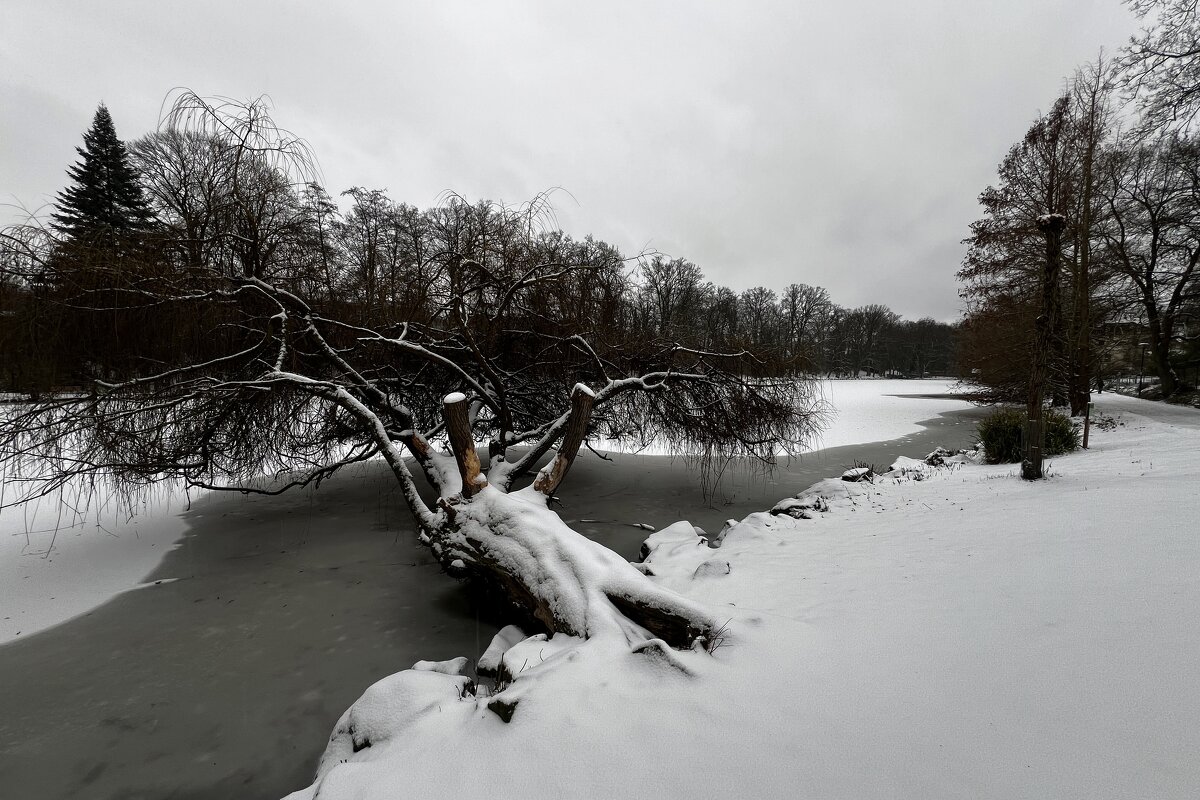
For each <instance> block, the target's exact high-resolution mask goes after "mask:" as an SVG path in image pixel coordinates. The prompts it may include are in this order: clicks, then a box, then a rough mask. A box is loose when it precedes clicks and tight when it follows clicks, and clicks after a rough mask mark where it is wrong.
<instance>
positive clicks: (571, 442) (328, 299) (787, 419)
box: [0, 93, 820, 647]
mask: <svg viewBox="0 0 1200 800" xmlns="http://www.w3.org/2000/svg"><path fill="white" fill-rule="evenodd" d="M166 124H167V126H168V128H169V130H171V131H173V132H175V133H176V134H178V135H180V136H185V137H188V138H189V140H195V139H196V138H201V139H204V140H207V141H210V142H212V143H213V146H211V147H206V148H202V150H203V152H204V153H205V154H206V158H209V159H212V158H213V154H219V160H220V165H219V176H220V182H221V185H220V186H219V187H218V190H213V189H212V187H211V186H210V187H209V188H210V191H208V192H207V193H206V194H205V195H204V196H203V197H206V198H211V199H210V200H208V201H207V202H211V203H212V204H214V206H215V207H213V208H204V209H200V211H202V212H203V213H204V215H205V217H204V218H205V219H206V220H212V224H211V225H209V226H208V227H207V228H206V230H207V231H208V233H207V234H206V236H207V237H208V238H207V239H206V241H205V247H204V248H197V247H192V248H190V249H189V248H180V247H178V246H176V245H178V243H172V246H167V247H164V248H163V252H164V253H178V252H181V251H185V250H186V251H187V252H189V253H191V254H192V257H189V258H187V259H185V260H183V261H181V262H179V263H178V264H176V267H175V268H170V267H169V265H168V266H167V267H163V268H159V269H155V270H140V271H132V272H130V271H127V272H117V273H114V274H113V275H111V276H109V279H108V280H107V281H106V283H105V290H104V292H103V293H92V292H90V291H89V290H87V289H86V285H87V284H79V285H81V286H83V287H85V288H81V289H79V290H78V291H75V292H74V293H72V294H71V296H70V297H61V296H60V297H58V301H59V303H60V305H61V306H62V307H63V308H69V309H71V310H72V312H73V313H78V314H81V315H86V314H93V313H111V312H113V311H119V310H120V309H121V308H123V307H130V308H137V309H138V310H139V313H143V314H149V315H151V316H155V315H157V316H158V317H166V318H169V319H171V320H174V321H175V324H177V325H178V324H184V325H185V326H186V327H188V328H189V330H190V331H191V335H189V336H186V337H184V338H183V339H182V340H186V341H187V342H188V343H189V344H188V346H187V347H179V348H177V349H174V350H171V349H170V348H168V349H167V352H168V354H169V355H168V356H167V357H163V355H162V353H163V350H164V348H163V347H162V346H161V344H162V343H161V342H156V343H153V344H154V350H155V353H156V354H157V355H158V357H157V358H156V359H155V361H154V362H153V368H150V367H149V366H148V365H147V364H142V365H141V366H140V367H139V368H138V369H134V370H129V369H126V370H125V371H124V372H122V373H121V374H120V379H116V378H114V377H113V376H114V375H115V374H116V373H115V372H114V371H112V370H106V371H105V370H101V371H99V372H98V373H97V376H96V377H93V378H92V380H91V381H90V382H89V384H88V385H86V386H83V387H81V388H82V390H81V391H79V392H76V393H73V394H70V395H59V396H55V397H51V398H49V399H46V400H43V401H42V402H38V403H35V404H31V405H25V406H21V407H19V408H17V407H14V409H13V410H12V411H11V412H10V413H9V414H8V415H7V417H6V418H5V419H4V421H3V423H2V427H0V448H2V450H0V459H3V461H4V463H5V466H6V468H7V471H8V473H9V474H10V475H13V476H18V477H21V478H24V479H27V480H28V483H26V484H24V485H28V486H29V487H31V488H30V491H29V492H28V493H27V495H28V494H39V493H45V492H49V491H52V490H53V489H54V488H55V487H59V486H62V485H64V484H66V483H68V482H70V481H73V480H77V479H79V478H80V477H81V476H82V477H96V476H101V477H103V478H105V479H107V480H110V481H112V482H113V483H114V484H115V486H117V487H118V488H121V487H124V488H129V487H136V486H142V485H146V484H151V483H154V482H157V481H162V480H166V479H177V480H182V481H184V482H186V483H187V484H188V485H190V486H196V487H203V488H206V489H213V490H223V489H229V490H238V491H255V492H272V493H278V492H283V491H286V490H288V489H290V488H294V487H297V486H303V485H307V484H311V483H313V482H316V481H320V480H322V479H323V478H325V477H327V476H329V475H331V474H333V473H335V472H336V471H338V470H339V469H341V468H343V467H345V466H347V465H349V464H353V463H358V462H362V461H364V460H367V459H373V458H382V459H383V460H384V461H385V462H386V464H387V466H388V467H389V468H390V470H391V473H392V475H394V477H395V480H396V481H397V482H398V484H399V486H400V489H401V494H402V496H403V498H404V502H405V503H406V504H407V507H408V510H409V511H410V512H411V514H412V516H413V518H414V519H415V520H416V522H417V524H418V526H419V528H420V536H421V540H422V541H423V542H424V543H426V544H427V545H428V546H429V547H430V548H431V550H432V551H433V553H434V554H435V555H436V556H437V558H438V559H439V561H440V563H441V564H442V565H443V567H444V568H445V569H446V570H447V571H448V572H450V573H451V574H454V575H457V576H463V577H468V578H472V579H475V580H478V581H481V582H483V583H485V584H487V585H488V586H490V587H492V588H494V589H496V590H498V591H499V592H501V593H502V594H503V595H504V596H505V597H507V598H508V599H509V600H510V601H511V603H512V604H513V605H514V606H515V607H516V608H517V609H519V610H520V611H521V612H523V614H524V616H525V617H526V619H529V618H532V619H534V620H536V621H537V622H538V623H540V624H541V625H542V626H543V627H545V628H546V629H547V630H549V631H553V632H564V633H569V634H572V635H578V636H584V637H588V636H593V635H597V634H600V633H604V632H608V633H617V634H620V635H623V636H624V637H625V638H626V639H627V640H629V641H630V642H631V643H635V644H636V643H637V642H640V641H645V640H649V639H653V638H658V639H662V640H664V641H665V642H667V643H668V644H670V645H672V646H675V647H688V646H693V645H695V644H696V643H697V642H698V641H700V642H703V641H706V640H707V641H711V636H712V633H713V631H714V630H715V629H716V626H717V622H716V620H714V618H713V617H712V616H711V615H710V613H709V612H708V611H707V610H705V609H704V608H702V607H700V606H698V605H696V604H693V603H691V602H689V601H687V600H685V599H684V598H682V597H679V596H677V595H675V594H673V593H671V592H669V591H667V590H664V589H662V588H661V587H659V586H658V585H656V584H655V583H654V582H653V581H652V580H651V579H650V578H649V577H647V576H646V575H644V574H642V573H641V572H640V571H639V570H638V569H636V568H635V567H634V566H633V565H631V564H629V563H628V562H627V561H625V560H624V559H622V558H621V557H620V556H618V555H617V554H615V553H613V552H611V551H609V550H607V549H606V548H604V547H602V546H601V545H598V544H596V543H594V542H591V541H590V540H588V539H586V538H584V537H582V536H581V535H579V534H578V533H576V532H574V531H573V530H571V529H570V528H569V527H567V525H566V524H565V523H563V522H562V520H561V519H559V517H558V516H557V515H556V514H554V513H553V512H552V511H550V510H549V508H548V505H549V501H550V499H551V498H552V497H553V496H554V494H555V493H556V492H559V491H561V490H562V486H563V481H564V479H565V478H566V477H567V474H568V472H569V471H570V468H571V465H572V462H573V461H574V459H575V456H576V454H577V453H578V451H579V449H580V447H581V446H582V444H583V443H584V442H585V441H586V440H587V439H588V437H591V436H594V435H598V434H600V435H604V436H605V437H607V438H612V439H617V440H630V439H632V440H636V441H639V442H648V441H651V440H655V441H660V442H665V443H667V444H668V445H670V446H671V447H672V448H673V449H675V450H677V451H680V452H686V453H692V454H705V455H707V456H708V457H710V458H714V457H733V456H748V457H753V458H758V459H761V460H763V461H772V460H774V459H775V458H776V456H777V455H778V454H779V453H780V452H781V451H782V452H786V451H789V450H791V449H792V448H796V447H799V446H800V444H801V443H803V442H804V441H806V440H807V439H808V438H809V437H810V435H811V434H812V433H813V432H814V430H815V429H816V425H817V423H818V421H819V419H820V414H819V412H818V411H817V410H816V409H817V398H816V396H815V394H814V391H813V386H812V384H810V383H808V382H806V381H804V380H798V379H797V378H796V377H795V376H794V375H786V373H787V372H790V370H789V371H785V370H779V371H774V372H775V374H784V375H786V377H782V378H773V377H769V375H770V374H771V373H772V372H773V370H771V369H768V368H767V367H768V366H769V365H767V364H764V362H763V361H762V360H761V359H760V358H757V357H756V356H755V355H754V354H752V353H750V352H746V351H739V352H712V351H706V350H701V349H698V348H696V347H694V346H689V345H688V344H687V343H680V342H675V341H671V340H670V339H656V340H644V339H639V338H637V337H636V336H634V335H632V334H625V333H623V331H625V330H626V329H627V326H625V325H624V324H623V317H622V315H623V313H624V312H623V310H622V309H623V306H622V303H621V302H620V283H621V281H623V280H625V278H624V275H625V274H626V271H627V270H626V267H627V266H628V265H627V263H626V259H624V258H622V257H621V255H620V254H619V253H618V252H617V251H616V250H615V249H614V248H612V247H610V246H608V245H605V244H603V243H599V242H595V241H592V240H590V239H588V240H585V241H583V242H578V241H573V240H571V239H569V237H565V236H564V235H562V234H561V233H559V232H557V231H554V230H552V229H551V226H550V224H549V223H550V222H552V217H551V216H550V215H549V212H548V207H547V204H546V202H545V198H538V199H536V200H535V201H534V202H532V203H529V204H526V205H523V206H520V207H508V206H501V205H497V204H493V203H475V204H472V203H467V202H466V201H463V200H462V199H460V198H456V197H455V198H451V199H450V201H449V202H447V203H446V204H445V205H444V206H443V207H441V208H440V209H437V210H436V211H435V212H432V213H430V214H428V215H426V216H425V217H424V218H423V222H422V224H421V231H422V234H421V235H422V238H421V241H420V242H419V247H414V248H413V249H412V252H411V253H410V254H409V256H408V257H407V258H406V259H402V261H405V263H404V264H403V268H404V270H405V271H404V273H403V275H401V276H400V284H402V285H403V288H404V291H405V293H406V294H405V296H406V297H410V296H419V297H420V298H421V302H420V303H419V304H416V305H413V304H412V303H409V304H408V307H409V308H410V309H411V313H408V314H407V315H404V316H398V315H397V312H396V307H395V306H394V305H393V306H391V307H390V308H389V309H387V313H382V312H380V313H375V312H372V311H371V309H370V308H367V307H365V306H364V305H363V303H365V302H367V301H366V300H360V301H354V300H347V299H345V298H346V297H352V296H353V295H352V293H349V292H341V293H340V295H339V294H338V293H334V292H331V291H326V292H318V293H316V294H315V296H314V295H313V294H310V293H306V292H305V291H304V287H311V286H313V285H315V284H314V282H313V281H312V280H310V278H311V275H307V276H306V271H311V269H314V268H313V267H312V266H311V264H310V263H309V262H308V261H306V255H305V252H306V250H305V248H304V247H302V246H301V244H300V243H299V242H298V239H299V238H302V235H303V232H304V230H305V226H304V224H303V220H302V218H301V217H302V210H301V209H300V207H299V206H296V205H290V204H289V203H288V202H287V201H286V200H285V199H281V197H282V193H281V192H280V187H281V186H283V185H288V186H293V187H306V186H311V185H312V183H313V176H312V174H311V165H312V160H311V159H310V158H308V156H307V151H306V150H305V148H304V146H303V144H302V143H301V142H300V140H299V139H297V138H296V137H294V136H291V135H290V134H288V133H287V132H285V131H282V130H280V129H279V128H277V127H276V126H275V125H274V124H273V123H272V122H271V120H270V117H269V116H268V115H267V114H266V113H265V110H264V107H263V105H262V104H261V103H260V102H254V103H250V104H248V105H244V104H237V103H232V102H229V101H223V100H218V101H213V100H209V99H205V98H200V97H197V96H196V95H194V94H191V93H183V94H181V95H180V96H179V97H177V98H176V101H175V103H174V106H173V109H172V111H171V113H170V114H169V115H168V117H167V119H166ZM149 172H150V173H151V174H166V173H167V172H170V171H161V170H160V171H158V172H157V173H155V172H154V171H149ZM178 172H179V171H175V173H178ZM175 173H172V174H175ZM180 174H181V173H180ZM208 178H211V175H209V176H208ZM208 178H206V180H207V179H208ZM210 183H211V181H210ZM206 185H207V184H206ZM150 188H151V191H150V194H151V196H163V195H164V192H163V191H161V188H162V187H158V190H156V189H155V187H150ZM175 188H179V187H175ZM166 194H170V193H166ZM296 194H297V196H300V190H299V189H297V193H296ZM171 196H176V197H178V196H180V194H179V192H178V191H176V192H175V193H174V194H173V195H171ZM197 197H199V195H197ZM193 199H194V198H193ZM201 199H203V198H201ZM197 202H199V201H197ZM193 205H194V204H193ZM192 212H194V213H198V212H197V211H196V209H195V208H193V209H192ZM169 213H170V209H169V208H168V209H166V210H162V209H160V211H159V215H160V220H159V223H160V229H162V230H167V231H180V230H189V228H188V227H187V226H184V225H179V224H175V223H176V222H177V221H176V220H171V219H163V218H162V217H164V216H168V215H169ZM284 223H286V224H284ZM196 253H205V254H208V255H207V256H206V259H207V260H205V261H198V260H197V259H196V258H195V257H194V255H195V254H196ZM52 260H53V259H52V258H48V259H47V261H48V263H49V262H52ZM356 263H362V261H361V259H360V261H359V262H356ZM393 263H398V262H395V261H394V262H393ZM328 268H329V265H328V262H327V261H325V262H323V263H322V264H321V265H320V267H319V269H320V270H322V271H324V272H323V274H327V272H328ZM121 275H127V276H130V277H129V280H127V281H126V282H124V283H122V282H121ZM343 277H344V278H345V280H350V279H351V278H352V277H353V276H343ZM394 277H395V276H393V279H394ZM339 296H340V298H341V299H338V298H339ZM371 296H378V293H377V292H376V293H373V294H372V295H371ZM363 297H367V295H363ZM182 340H181V341H182ZM139 346H149V343H140V342H134V343H133V344H132V347H134V349H135V350H136V349H137V348H138V347H139ZM122 363H128V360H127V359H126V361H123V362H122ZM614 468H615V467H614ZM264 473H266V474H271V473H274V474H277V475H286V477H284V478H282V479H279V480H276V481H274V482H272V483H269V484H264V483H263V482H262V480H261V476H262V475H263V474H264ZM422 478H423V480H424V481H427V482H428V484H429V485H430V486H431V487H432V488H433V490H434V491H433V492H432V497H433V498H434V499H433V500H432V501H430V500H427V499H426V498H428V497H430V496H431V495H430V493H429V492H426V493H425V494H424V496H423V495H422V492H421V491H419V488H420V482H421V479H422Z"/></svg>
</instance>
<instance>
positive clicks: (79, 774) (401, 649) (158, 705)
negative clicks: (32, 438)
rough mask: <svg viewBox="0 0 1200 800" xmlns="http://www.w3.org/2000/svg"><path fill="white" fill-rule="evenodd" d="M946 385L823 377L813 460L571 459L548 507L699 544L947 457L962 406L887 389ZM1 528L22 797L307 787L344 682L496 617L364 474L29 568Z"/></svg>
mask: <svg viewBox="0 0 1200 800" xmlns="http://www.w3.org/2000/svg"><path fill="white" fill-rule="evenodd" d="M946 388H947V384H946V382H945V381H846V382H834V383H833V384H832V385H828V386H827V397H828V398H829V399H830V400H831V401H832V402H833V403H835V404H836V405H837V406H838V407H839V409H840V411H841V413H840V415H839V417H838V418H837V419H836V420H835V422H834V424H833V426H832V427H831V428H830V429H829V431H828V432H827V433H826V436H825V437H824V440H823V443H825V444H827V445H828V447H827V448H826V449H824V450H820V451H817V452H813V453H810V454H809V455H806V456H805V457H804V458H803V459H802V460H800V461H796V462H792V463H791V464H787V465H782V466H781V467H780V468H778V469H777V470H775V471H774V472H772V473H770V474H764V473H763V472H762V471H761V470H760V469H759V468H758V467H757V465H748V464H739V463H735V464H732V465H731V466H730V468H729V470H728V471H727V473H726V480H725V482H724V483H723V484H722V487H721V489H720V490H719V491H718V492H717V494H716V495H715V496H714V497H712V498H711V500H706V499H705V498H704V497H703V496H702V494H701V492H700V490H699V486H698V481H697V479H696V476H695V475H694V474H693V473H691V472H689V471H688V470H687V469H686V468H685V467H684V465H683V463H682V462H681V461H679V460H676V461H672V460H671V459H669V458H666V457H663V456H646V455H630V454H614V456H613V458H614V459H615V460H614V461H613V462H605V461H601V460H600V459H598V458H596V457H595V456H592V455H590V454H587V453H585V454H584V455H582V456H581V457H580V460H579V461H578V463H577V464H576V466H575V468H574V470H573V471H572V474H571V476H570V478H569V479H568V482H567V483H566V484H564V491H563V494H562V499H563V503H564V505H563V507H562V508H561V509H560V512H561V513H562V515H563V517H564V519H566V520H567V521H568V522H569V523H571V524H572V525H573V526H574V527H576V529H578V530H580V531H581V532H583V533H585V534H587V535H589V536H592V537H593V538H595V539H597V540H599V541H602V542H604V543H606V544H608V545H609V546H611V547H614V548H615V549H617V550H618V551H620V552H622V553H623V554H625V555H627V556H630V557H632V556H634V555H635V554H636V552H637V548H638V546H639V545H640V543H641V541H642V539H644V538H645V536H646V533H647V532H646V531H645V530H642V529H639V528H637V527H635V525H636V524H638V523H645V524H648V525H651V526H653V527H655V528H660V527H663V526H665V525H667V524H669V523H671V522H674V521H676V520H678V519H689V520H690V521H692V522H693V523H694V524H697V525H700V526H701V527H704V528H705V529H706V530H717V529H719V528H720V526H721V524H722V522H723V521H724V520H725V519H727V518H741V517H742V516H744V515H746V514H747V513H750V512H752V511H757V510H762V509H764V508H767V507H769V506H770V505H771V504H773V503H774V502H775V501H776V500H778V499H780V498H782V497H785V496H787V495H790V494H794V493H795V492H797V491H799V490H801V489H803V488H805V487H806V486H808V485H809V484H811V483H813V482H814V481H816V480H818V479H820V478H822V477H826V476H828V475H831V474H835V473H837V472H839V471H840V470H841V469H842V468H844V467H846V466H849V465H850V464H852V463H853V462H854V461H855V460H860V461H866V462H871V463H876V464H879V465H884V464H887V463H890V462H891V460H893V459H894V458H895V457H896V456H898V455H923V454H924V453H925V452H927V451H928V450H931V449H932V448H933V447H934V446H936V445H944V446H949V447H959V446H966V445H967V444H969V443H970V441H971V440H972V437H973V434H974V424H973V421H974V419H975V418H976V417H977V416H978V411H976V410H974V409H970V407H969V406H968V404H966V403H964V402H963V401H961V400H946V399H928V398H919V397H894V396H892V395H930V394H934V395H936V394H941V393H943V392H944V391H945V390H946ZM931 417H932V418H933V419H930V420H929V421H927V422H925V423H924V424H919V421H920V420H922V419H927V418H931ZM876 431H877V432H878V433H873V432H876ZM872 436H874V438H871V437H872ZM881 439H889V441H882V442H881V441H879V440H881ZM872 442H875V443H872ZM12 519H13V517H11V515H10V516H9V517H8V520H9V521H8V527H7V529H6V530H5V531H4V532H5V536H6V539H7V540H8V541H6V545H5V549H4V550H3V551H0V553H2V554H3V557H4V560H3V562H0V568H2V569H3V570H4V572H3V573H0V581H2V582H0V586H2V587H3V590H2V591H3V592H4V594H3V595H0V600H2V601H3V614H2V616H4V617H7V618H8V619H5V620H4V622H5V625H6V627H5V628H4V629H3V631H4V632H5V633H6V634H8V635H7V638H8V640H9V641H8V644H6V645H4V646H0V786H4V787H6V788H8V789H14V788H19V789H20V792H21V794H22V796H29V797H38V798H60V797H61V798H67V797H80V796H86V797H96V798H109V797H112V798H117V797H120V798H136V797H166V796H173V797H187V798H214V800H215V798H227V797H232V796H237V797H241V798H278V797H280V796H282V795H284V794H286V793H287V792H289V791H291V790H294V789H296V788H299V787H300V786H303V785H305V784H307V783H308V782H309V779H310V778H311V772H312V769H313V768H314V765H315V759H316V757H317V755H319V753H320V752H321V750H322V749H323V747H324V742H325V738H326V737H327V736H328V734H329V732H330V730H331V729H332V726H333V723H334V722H335V721H336V719H337V717H338V716H339V715H340V714H341V712H342V711H343V710H344V709H345V708H346V707H347V706H348V705H349V704H350V703H351V702H352V701H353V700H355V699H356V698H357V696H358V694H359V693H360V692H361V691H362V689H363V688H365V687H366V686H367V685H369V684H371V683H372V682H374V681H375V680H377V679H378V678H380V677H382V676H384V675H387V674H390V673H393V672H395V671H396V670H398V669H402V668H404V667H407V666H409V665H410V664H412V663H413V662H415V661H417V660H419V659H445V658H451V657H454V656H458V655H467V656H469V657H475V656H477V655H478V654H479V652H480V651H481V649H482V648H483V647H484V646H486V644H487V642H488V641H489V639H490V638H491V636H492V634H493V633H494V632H495V630H496V627H497V623H498V622H500V621H499V620H496V619H492V618H490V615H489V613H488V610H487V609H481V608H477V607H475V606H474V605H473V604H472V602H471V599H470V598H469V597H468V596H467V594H466V592H465V591H464V590H463V589H462V587H460V586H459V585H458V584H456V583H455V582H453V581H451V580H450V579H448V578H446V577H445V576H444V575H443V574H441V572H440V570H439V569H438V567H437V566H436V565H435V564H434V562H433V559H432V558H431V557H430V556H429V555H428V553H427V551H426V550H425V548H424V547H422V546H421V545H420V544H418V543H417V542H416V537H415V535H414V529H413V526H412V523H411V521H410V520H409V519H408V517H407V514H406V512H405V511H404V509H403V504H402V502H401V501H400V498H399V496H398V495H397V492H396V488H395V484H394V482H393V481H392V480H391V478H390V477H389V475H388V474H387V473H386V472H384V471H382V470H380V469H379V468H378V465H367V466H365V467H362V468H360V469H358V470H356V471H354V472H347V473H345V474H343V475H340V476H338V477H337V478H335V479H333V480H331V481H329V482H327V483H326V484H324V485H323V486H322V488H321V489H320V490H319V491H317V492H307V493H303V494H295V495H290V496H285V497H278V498H271V497H242V496H240V495H236V496H230V495H220V496H206V497H202V498H200V499H198V500H197V501H196V502H195V503H193V504H192V506H191V508H190V509H188V510H186V511H179V510H178V509H176V511H175V512H174V513H170V514H161V513H160V514H148V515H144V516H135V517H134V518H133V519H132V520H130V521H127V522H124V523H121V524H120V525H119V526H117V527H113V526H112V525H107V524H106V525H105V527H104V528H95V527H92V526H86V527H80V528H74V529H67V530H65V531H59V533H58V534H57V536H58V538H57V539H55V540H54V546H53V550H52V551H51V552H50V554H49V555H48V556H47V557H42V555H41V553H43V552H44V551H45V550H46V549H47V548H48V547H49V537H50V536H52V535H53V534H50V533H38V532H36V531H37V530H38V529H35V531H34V532H33V533H32V534H31V535H30V536H29V537H25V534H24V530H22V529H21V528H20V527H16V528H14V525H13V523H12ZM39 529H40V528H39ZM176 540H178V541H176ZM14 542H18V543H19V545H20V546H19V547H17V546H14ZM164 551H165V557H163V553H164ZM147 572H149V574H147ZM159 581H161V583H158V582H159ZM114 595H115V596H114ZM56 623H57V624H56ZM22 626H23V627H22ZM39 629H40V632H37V631H38V630H39ZM17 630H19V631H22V632H21V633H20V634H19V635H17V634H15V633H14V631H17Z"/></svg>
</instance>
